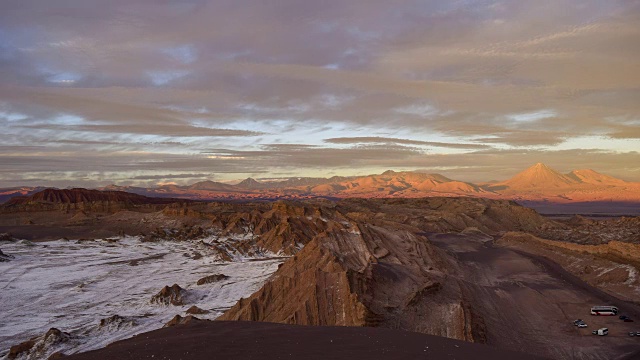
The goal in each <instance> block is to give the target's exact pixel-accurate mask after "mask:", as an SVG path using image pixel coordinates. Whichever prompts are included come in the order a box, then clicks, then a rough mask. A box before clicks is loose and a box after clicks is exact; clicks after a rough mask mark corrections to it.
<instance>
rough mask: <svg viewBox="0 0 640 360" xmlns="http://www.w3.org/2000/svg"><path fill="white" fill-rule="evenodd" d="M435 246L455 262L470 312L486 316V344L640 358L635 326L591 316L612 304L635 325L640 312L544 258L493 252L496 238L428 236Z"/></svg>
mask: <svg viewBox="0 0 640 360" xmlns="http://www.w3.org/2000/svg"><path fill="white" fill-rule="evenodd" d="M429 239H430V240H431V241H432V242H433V243H434V244H436V245H437V246H439V247H441V248H443V249H444V250H446V251H447V252H448V253H450V254H451V255H452V256H454V257H455V258H457V260H458V261H457V263H458V264H459V265H458V273H457V274H455V275H453V276H454V277H455V278H456V281H457V282H458V283H459V284H460V286H461V287H462V288H463V289H464V290H463V293H464V296H465V297H466V301H467V302H469V303H470V304H472V305H471V311H472V312H474V313H476V314H479V315H480V316H479V319H481V320H482V321H483V324H482V325H483V328H484V331H485V337H486V343H487V344H489V345H493V346H496V347H498V348H503V349H519V350H520V351H523V352H526V353H532V354H540V355H543V356H548V357H550V358H555V359H631V358H635V356H637V355H640V342H638V341H637V340H638V339H636V338H632V337H629V336H628V332H629V331H631V330H635V329H636V328H637V325H635V324H637V323H624V322H621V321H620V320H619V319H618V318H617V316H615V317H609V316H604V317H597V316H591V315H590V313H589V310H590V307H591V306H592V305H597V304H613V305H617V306H618V307H619V308H620V309H621V311H622V312H623V313H625V314H628V315H631V316H632V317H634V318H637V315H640V309H639V307H638V306H637V305H635V304H630V303H627V302H625V301H622V300H620V299H617V298H615V297H613V296H611V295H609V294H607V293H605V292H603V291H601V290H599V289H596V288H594V287H592V286H590V285H588V284H587V283H585V282H583V281H582V280H580V279H579V278H577V277H575V276H573V275H571V274H570V273H568V272H567V271H565V270H564V269H562V267H560V266H559V265H557V264H556V263H554V262H552V261H549V260H548V259H546V258H543V257H539V256H535V255H530V254H527V253H525V252H521V251H517V250H511V249H508V248H500V247H494V246H493V245H492V240H491V238H490V237H482V236H465V235H458V234H430V235H429ZM452 280H453V279H452ZM574 319H583V320H585V321H586V322H587V324H588V328H585V329H578V328H577V327H575V326H573V324H572V322H573V320H574ZM601 327H608V328H609V331H610V333H609V336H606V337H599V336H593V335H592V334H591V330H593V329H598V328H601Z"/></svg>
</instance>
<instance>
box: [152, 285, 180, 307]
mask: <svg viewBox="0 0 640 360" xmlns="http://www.w3.org/2000/svg"><path fill="white" fill-rule="evenodd" d="M185 293H186V290H184V289H183V288H181V287H180V286H178V284H173V285H172V286H165V287H163V288H162V290H160V292H159V293H157V294H155V295H154V296H153V297H152V298H151V303H153V304H161V305H184V300H185Z"/></svg>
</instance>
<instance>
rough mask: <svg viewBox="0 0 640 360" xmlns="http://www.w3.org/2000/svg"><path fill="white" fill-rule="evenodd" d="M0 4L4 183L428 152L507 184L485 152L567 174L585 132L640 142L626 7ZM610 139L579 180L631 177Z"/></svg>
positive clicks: (419, 162) (272, 168)
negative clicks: (591, 172) (560, 167)
mask: <svg viewBox="0 0 640 360" xmlns="http://www.w3.org/2000/svg"><path fill="white" fill-rule="evenodd" d="M2 10H3V11H2V12H0V79H1V80H0V124H1V125H2V126H3V133H2V134H0V142H2V143H3V147H1V148H0V152H1V153H0V155H1V156H0V165H2V166H3V169H1V170H0V173H5V172H6V171H9V170H11V171H15V172H17V173H19V174H24V176H22V177H16V176H13V177H11V179H10V181H9V180H6V181H5V182H3V183H4V184H12V185H19V183H20V182H19V181H17V179H20V178H24V179H25V180H26V179H35V178H39V179H45V181H52V182H56V183H62V182H63V180H64V181H69V180H70V179H72V177H73V176H79V177H83V178H87V179H89V180H86V181H85V182H84V183H83V184H90V183H91V181H94V182H102V181H106V180H105V178H106V177H107V176H114V177H116V178H119V179H132V178H135V177H137V176H142V177H144V176H162V173H166V174H181V173H182V172H184V173H185V174H187V173H193V174H199V173H203V174H204V173H207V172H213V173H216V174H222V175H220V176H221V177H222V178H223V179H230V178H231V177H234V176H240V175H238V174H242V175H243V176H244V174H250V173H254V172H256V173H260V174H266V175H265V176H270V175H269V174H271V173H273V174H275V173H282V172H286V173H291V172H295V171H299V172H300V174H299V175H306V174H316V175H317V174H324V173H326V172H328V171H337V172H341V171H352V172H365V171H366V172H368V171H374V170H376V169H378V167H389V168H393V167H398V168H404V169H408V168H412V167H416V166H423V165H424V164H427V165H429V164H430V162H429V161H427V159H446V160H438V161H436V162H435V163H434V164H436V165H433V166H436V167H444V166H451V167H456V168H458V169H468V168H469V167H474V168H478V166H477V162H478V161H485V160H482V159H491V160H492V161H496V162H497V164H498V165H494V166H493V167H490V168H489V167H486V169H488V170H489V171H490V172H491V173H492V174H506V173H507V172H508V171H511V170H513V169H514V168H516V167H518V166H519V165H521V162H520V161H517V160H516V155H513V156H512V155H508V156H506V155H505V154H506V153H500V154H502V155H505V156H506V158H507V159H508V161H502V160H501V158H500V156H498V155H491V154H490V153H487V152H484V151H493V150H497V149H499V150H504V151H516V153H519V154H520V155H519V156H521V157H523V158H526V159H527V160H529V159H530V158H531V156H530V155H528V154H533V155H536V156H539V157H541V158H544V159H547V160H549V161H548V162H550V163H553V161H554V159H555V160H557V161H558V162H559V163H562V162H563V161H565V160H564V158H563V156H564V155H563V154H566V153H563V152H561V151H567V149H565V148H564V147H566V146H568V144H573V145H572V146H577V147H584V146H588V145H589V144H584V143H583V140H581V139H586V138H589V137H590V136H601V137H608V138H612V139H630V140H633V139H637V138H639V137H640V133H638V131H637V126H636V125H637V124H635V123H633V122H631V123H629V121H633V120H634V119H638V118H640V102H638V101H637V99H638V98H639V96H640V90H639V89H638V84H639V83H640V69H639V68H638V61H637V59H638V58H640V42H638V41H637V39H638V38H639V36H640V27H638V25H637V24H638V23H640V6H638V4H637V2H634V1H627V0H612V1H599V0H584V1H583V0H559V1H558V0H541V1H537V2H520V1H508V2H506V1H501V2H486V1H457V2H454V1H451V2H447V1H417V0H398V1H383V0H371V1H366V2H365V1H349V2H340V1H329V2H313V1H294V0H276V1H268V2H264V1H257V0H250V1H249V2H245V3H242V4H240V3H238V2H237V1H233V0H217V1H207V0H187V1H179V2H162V3H158V2H157V1H152V0H126V1H125V0H112V1H97V0H86V1H82V2H79V1H75V0H59V1H56V2H46V1H44V2H43V1H39V0H20V1H18V0H6V1H4V2H3V4H2ZM611 119H626V120H624V121H622V120H620V121H612V120H611ZM430 140H434V141H430ZM611 143H612V142H607V141H602V142H598V143H597V145H598V146H600V147H599V148H598V149H593V150H591V151H600V152H599V153H597V154H599V155H597V156H594V158H595V159H599V160H602V161H603V163H601V164H599V166H592V167H594V168H596V169H600V170H603V171H606V170H607V169H610V170H612V171H616V172H618V174H622V175H627V176H628V177H634V176H636V177H637V176H638V175H637V174H638V172H637V171H636V170H634V169H632V167H630V166H627V167H621V165H619V163H620V162H619V161H618V160H616V159H626V160H628V159H629V155H628V154H627V153H626V152H624V151H622V152H621V151H619V149H617V148H614V147H613V146H612V145H610V144H611ZM20 146H22V147H20ZM594 146H595V145H594ZM208 149H224V150H225V151H226V152H225V153H222V154H205V153H203V151H207V150H208ZM625 149H626V148H625ZM518 151H519V152H518ZM576 151H577V150H576ZM509 154H511V153H509ZM589 154H592V153H589ZM603 154H607V155H606V156H605V155H603ZM454 155H455V156H454ZM541 160H542V159H540V161H541ZM434 161H435V160H434ZM533 162H534V163H535V162H538V161H533ZM503 163H504V164H503ZM96 164H100V165H101V166H103V167H104V170H103V171H104V172H103V173H102V174H101V175H99V176H98V175H95V173H96V172H99V171H101V170H100V166H98V165H96ZM444 164H446V165H444ZM500 164H503V165H500ZM487 166H488V165H487ZM322 167H326V168H327V169H325V170H324V172H322V170H318V169H321V168H322ZM329 168H332V169H329ZM137 171H142V172H144V173H139V172H137ZM154 171H155V172H154ZM459 171H462V170H459ZM88 172H91V173H90V174H89V173H88ZM37 174H45V175H46V176H40V175H37ZM83 174H84V175H83ZM87 174H89V175H90V176H89V175H87ZM92 174H93V175H92ZM225 174H228V175H225ZM85 175H86V176H85ZM56 176H57V178H56ZM87 176H88V177H87ZM7 179H9V178H7ZM47 179H48V180H47ZM138 180H140V181H143V180H144V179H133V180H131V181H132V182H133V183H135V181H138ZM148 180H153V179H148ZM12 181H13V182H12Z"/></svg>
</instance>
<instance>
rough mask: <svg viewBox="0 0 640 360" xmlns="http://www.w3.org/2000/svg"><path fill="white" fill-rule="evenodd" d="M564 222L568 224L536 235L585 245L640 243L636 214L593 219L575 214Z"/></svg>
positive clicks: (638, 221) (639, 230) (639, 228)
mask: <svg viewBox="0 0 640 360" xmlns="http://www.w3.org/2000/svg"><path fill="white" fill-rule="evenodd" d="M564 223H565V224H567V225H568V226H566V227H563V228H550V229H546V230H545V231H542V232H540V233H539V234H538V235H539V236H541V237H543V238H547V239H554V240H562V241H564V242H573V243H578V244H586V245H599V244H606V243H608V242H610V241H620V242H627V243H634V244H640V217H637V216H636V217H629V216H622V217H619V218H611V219H598V220H595V219H588V218H585V217H582V216H579V215H576V216H573V217H572V218H570V219H569V220H566V221H564Z"/></svg>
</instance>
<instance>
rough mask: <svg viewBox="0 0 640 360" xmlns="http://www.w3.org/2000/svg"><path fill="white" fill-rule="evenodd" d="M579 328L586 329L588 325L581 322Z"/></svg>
mask: <svg viewBox="0 0 640 360" xmlns="http://www.w3.org/2000/svg"><path fill="white" fill-rule="evenodd" d="M578 327H579V328H586V327H587V324H586V323H583V322H580V323H578Z"/></svg>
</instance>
